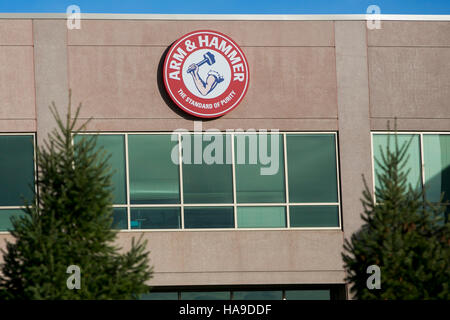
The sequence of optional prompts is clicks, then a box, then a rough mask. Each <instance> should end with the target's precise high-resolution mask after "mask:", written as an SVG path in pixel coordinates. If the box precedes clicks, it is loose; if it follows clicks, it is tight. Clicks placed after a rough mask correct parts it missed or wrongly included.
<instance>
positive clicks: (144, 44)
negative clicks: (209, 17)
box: [0, 19, 450, 285]
mask: <svg viewBox="0 0 450 320" xmlns="http://www.w3.org/2000/svg"><path fill="white" fill-rule="evenodd" d="M196 29H212V30H217V31H220V32H223V33H225V34H227V35H229V36H230V37H231V38H233V39H234V40H235V41H236V42H237V43H238V44H239V45H240V46H241V47H242V49H243V51H244V53H245V55H246V57H247V59H248V61H249V67H250V88H249V90H248V93H247V95H246V97H245V99H244V100H243V102H242V103H241V104H240V105H239V106H238V107H237V108H236V109H235V110H233V111H232V112H230V113H229V114H227V115H225V116H223V117H221V118H219V119H215V120H210V121H205V122H204V123H203V128H205V129H207V128H218V129H237V128H243V129H247V128H255V129H271V128H274V129H280V130H281V131H287V130H289V131H339V158H340V159H339V160H340V180H341V198H342V199H341V201H342V223H343V231H341V230H333V231H331V230H315V231H314V230H282V231H276V230H266V231H246V230H230V231H215V232H212V231H171V232H167V231H149V232H144V233H142V234H143V236H144V238H146V239H148V241H149V249H150V250H151V259H152V263H153V265H154V266H155V277H154V279H152V280H151V282H150V283H151V284H152V285H208V284H264V283H266V284H288V283H289V284H293V283H298V284H309V283H328V284H331V283H343V282H344V277H345V274H344V271H343V268H342V262H341V249H342V244H343V239H344V238H347V237H349V236H350V235H351V233H352V232H354V231H355V230H357V229H358V227H359V226H360V224H361V220H360V218H359V214H360V212H361V205H360V202H359V198H360V195H361V189H362V183H361V174H364V175H365V176H366V177H367V178H368V179H369V180H370V179H371V160H370V159H371V154H370V130H382V129H385V127H386V120H388V119H393V118H394V117H397V118H398V123H399V129H404V130H443V131H450V121H449V119H450V105H449V101H450V69H449V68H450V64H448V61H449V58H450V37H449V34H450V22H400V21H391V22H387V21H383V22H382V29H381V30H367V29H366V27H365V22H364V21H181V20H167V21H159V20H83V21H82V29H81V30H71V31H68V30H67V29H66V27H65V21H64V20H57V19H56V20H51V19H50V20H45V19H42V20H41V19H34V20H26V19H18V20H7V19H0V132H37V138H38V141H39V142H40V141H42V139H43V138H44V137H45V136H46V134H47V133H48V130H49V129H50V128H51V126H52V123H53V122H52V118H51V115H50V113H49V111H48V104H49V103H50V102H51V100H55V101H56V102H57V104H58V105H59V106H60V110H61V111H63V110H64V105H65V103H66V102H67V97H66V96H67V93H66V92H67V89H68V88H69V87H70V88H72V90H73V102H74V103H78V102H80V101H81V102H83V105H84V108H83V111H82V117H83V118H89V117H93V120H92V122H91V123H90V126H89V129H90V130H100V131H172V130H174V129H177V128H186V129H190V130H192V129H193V120H194V118H193V117H191V116H188V115H186V114H184V113H182V112H181V111H179V110H178V108H177V107H176V106H175V105H174V104H173V103H171V102H170V100H169V99H168V97H167V94H166V93H165V92H164V89H163V84H162V82H161V75H160V74H161V65H162V61H163V58H164V53H165V51H166V50H167V48H168V47H169V46H170V44H171V43H172V42H173V41H175V40H176V39H177V38H179V37H180V36H181V35H183V34H185V33H187V32H190V31H193V30H196ZM140 235H141V233H135V232H123V233H121V234H119V237H118V240H117V242H118V244H119V245H120V246H122V247H124V248H127V247H128V246H129V245H130V239H131V237H133V236H136V237H138V236H140ZM9 238H10V236H8V235H5V234H3V235H0V247H4V240H5V239H9Z"/></svg>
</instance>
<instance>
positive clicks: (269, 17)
mask: <svg viewBox="0 0 450 320" xmlns="http://www.w3.org/2000/svg"><path fill="white" fill-rule="evenodd" d="M374 16H376V18H379V19H380V20H384V21H450V15H409V14H380V15H366V14H124V13H81V19H86V20H237V21H242V20H250V21H253V20H262V21H316V20H319V21H320V20H336V21H345V20H349V21H355V20H373V19H374ZM66 17H67V15H66V14H65V13H0V19H66Z"/></svg>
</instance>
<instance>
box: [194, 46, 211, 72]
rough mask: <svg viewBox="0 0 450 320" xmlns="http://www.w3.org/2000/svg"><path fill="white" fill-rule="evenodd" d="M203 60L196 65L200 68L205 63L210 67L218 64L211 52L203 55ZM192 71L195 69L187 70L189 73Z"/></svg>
mask: <svg viewBox="0 0 450 320" xmlns="http://www.w3.org/2000/svg"><path fill="white" fill-rule="evenodd" d="M203 58H204V59H203V60H202V61H200V62H198V63H196V65H197V66H198V67H200V66H201V65H202V64H205V63H207V64H208V65H212V64H214V63H215V62H216V59H215V58H214V55H213V54H212V53H211V52H209V51H208V52H207V53H205V54H204V55H203ZM192 71H194V69H190V70H187V72H192Z"/></svg>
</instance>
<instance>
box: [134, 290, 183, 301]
mask: <svg viewBox="0 0 450 320" xmlns="http://www.w3.org/2000/svg"><path fill="white" fill-rule="evenodd" d="M139 300H178V292H149V293H146V294H143V295H141V296H140V298H139Z"/></svg>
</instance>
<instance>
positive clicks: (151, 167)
mask: <svg viewBox="0 0 450 320" xmlns="http://www.w3.org/2000/svg"><path fill="white" fill-rule="evenodd" d="M172 150H174V157H175V158H176V160H177V161H178V142H177V141H171V135H159V134H158V135H128V161H129V166H130V202H131V203H132V204H152V203H180V192H179V190H180V186H179V173H178V171H179V168H178V164H176V163H174V162H173V161H172V158H171V155H172Z"/></svg>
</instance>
